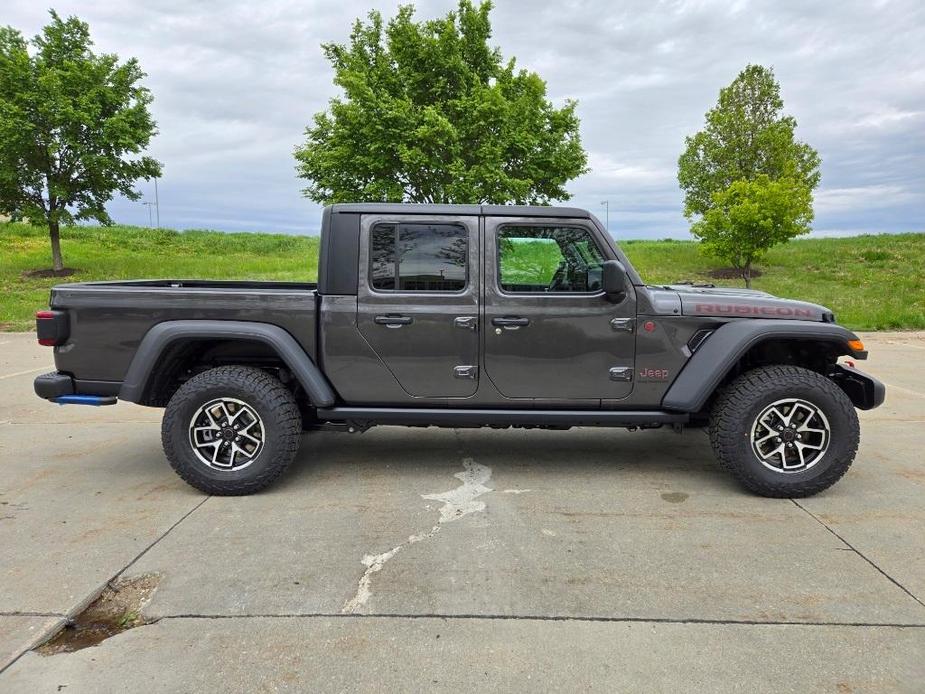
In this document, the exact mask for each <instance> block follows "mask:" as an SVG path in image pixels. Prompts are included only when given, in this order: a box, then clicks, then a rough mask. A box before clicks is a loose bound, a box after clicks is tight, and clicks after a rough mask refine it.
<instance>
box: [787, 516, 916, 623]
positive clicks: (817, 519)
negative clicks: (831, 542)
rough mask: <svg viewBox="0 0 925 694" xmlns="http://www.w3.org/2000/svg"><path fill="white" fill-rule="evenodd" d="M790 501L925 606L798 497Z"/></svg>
mask: <svg viewBox="0 0 925 694" xmlns="http://www.w3.org/2000/svg"><path fill="white" fill-rule="evenodd" d="M790 501H792V502H793V503H794V505H795V506H796V507H797V508H798V509H800V510H801V511H803V512H804V513H806V514H807V515H808V516H809V517H810V518H812V519H813V520H814V521H816V522H817V523H819V525H821V526H822V527H823V528H825V529H826V530H828V531H829V532H830V533H832V534H833V535H834V536H835V537H837V538H838V539H839V540H840V541H841V542H842V543H843V544H844V545H845V547H846V548H847V549H849V550H851V551H852V552H854V553H855V554H857V555H858V556H859V557H860V558H861V559H863V560H864V561H866V562H867V563H868V564H870V565H871V566H872V567H874V568H875V569H876V570H877V571H878V572H879V573H880V574H881V575H882V576H883V577H884V578H886V579H887V580H888V581H889V582H890V583H892V584H893V585H894V586H896V587H897V588H899V589H900V590H901V591H902V592H904V593H905V594H906V595H908V596H909V597H910V598H912V599H913V600H915V601H916V602H917V603H918V604H919V605H921V606H922V607H925V602H922V601H921V600H919V599H918V598H917V597H916V596H915V595H914V594H913V593H912V591H910V590H909V589H908V588H906V586H904V585H903V584H902V583H900V582H899V581H897V580H896V579H895V578H893V577H892V576H890V574H888V573H887V572H886V571H884V570H883V569H881V568H880V567H879V566H877V564H876V563H875V562H874V561H873V560H872V559H870V558H868V557H867V555H865V554H864V553H863V552H861V551H860V550H859V549H858V548H857V547H855V546H854V545H852V544H851V543H850V542H848V540H846V539H845V538H843V537H842V536H841V535H839V534H838V533H837V532H835V531H834V530H833V529H832V528H830V527H829V525H828V524H827V523H826V522H825V521H823V520H822V519H821V518H819V516H817V515H816V514H815V513H813V512H812V511H810V510H809V509H808V508H806V507H805V506H803V505H802V504H800V502H798V501H797V500H796V499H791V500H790Z"/></svg>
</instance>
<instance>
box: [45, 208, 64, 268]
mask: <svg viewBox="0 0 925 694" xmlns="http://www.w3.org/2000/svg"><path fill="white" fill-rule="evenodd" d="M48 231H49V234H50V235H51V261H52V267H53V268H54V270H55V272H60V271H61V270H63V269H64V260H63V259H62V258H61V231H60V229H59V228H58V222H57V220H55V221H53V222H48Z"/></svg>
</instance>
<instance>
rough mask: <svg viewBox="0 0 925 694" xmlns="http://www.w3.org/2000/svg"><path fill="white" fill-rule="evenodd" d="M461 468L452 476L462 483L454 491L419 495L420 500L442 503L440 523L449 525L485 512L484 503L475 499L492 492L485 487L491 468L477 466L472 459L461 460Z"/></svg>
mask: <svg viewBox="0 0 925 694" xmlns="http://www.w3.org/2000/svg"><path fill="white" fill-rule="evenodd" d="M463 468H465V469H464V470H463V471H462V472H457V473H456V474H455V475H453V477H455V478H456V479H458V480H459V481H460V482H462V484H461V485H460V486H458V487H456V489H451V490H450V491H448V492H442V493H440V494H421V498H422V499H429V500H430V501H442V502H443V506H442V507H441V508H440V522H441V523H449V522H450V521H454V520H456V519H457V518H462V517H463V516H466V515H468V514H470V513H475V512H476V511H484V510H485V502H484V501H476V500H475V498H476V497H478V496H482V494H485V493H486V492H490V491H492V490H491V489H489V488H488V487H486V486H485V483H486V482H487V481H488V479H489V478H490V477H491V468H490V467H486V466H484V465H479V464H478V463H477V462H475V461H474V460H472V458H464V459H463Z"/></svg>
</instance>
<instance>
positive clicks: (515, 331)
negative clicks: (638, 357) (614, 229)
mask: <svg viewBox="0 0 925 694" xmlns="http://www.w3.org/2000/svg"><path fill="white" fill-rule="evenodd" d="M485 241H486V252H485V261H484V268H483V273H484V274H483V277H484V278H485V298H484V302H485V303H484V314H485V315H484V326H485V328H484V332H485V359H484V361H485V375H486V376H487V377H488V378H490V379H491V381H492V383H494V385H495V387H497V389H498V390H499V391H500V392H501V394H502V395H504V396H506V397H509V398H535V399H543V400H546V399H550V400H559V399H569V400H577V399H582V400H587V399H592V400H599V399H602V398H611V399H618V398H623V397H626V396H627V395H629V393H630V391H631V390H632V389H633V380H632V379H633V362H634V357H635V344H636V340H635V334H634V328H635V318H636V300H635V293H634V292H633V289H632V287H627V290H628V291H627V296H626V298H624V299H623V301H621V302H620V303H613V302H611V301H609V300H608V298H607V297H606V295H605V294H604V292H603V290H602V284H601V283H602V277H601V274H602V273H601V264H602V263H603V261H605V260H610V259H616V253H615V251H614V249H613V247H612V245H611V244H609V243H608V242H607V240H606V239H605V238H604V237H603V235H602V233H601V231H600V230H599V229H597V228H596V227H595V226H594V225H593V223H592V222H591V221H590V220H587V219H578V220H567V219H562V220H554V221H553V220H548V221H547V220H544V221H537V220H536V219H530V218H522V219H512V218H507V219H505V218H489V219H487V220H486V224H485Z"/></svg>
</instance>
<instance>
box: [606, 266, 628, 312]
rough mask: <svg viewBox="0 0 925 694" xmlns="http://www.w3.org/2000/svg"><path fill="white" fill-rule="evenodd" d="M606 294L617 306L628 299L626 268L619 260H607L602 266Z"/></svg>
mask: <svg viewBox="0 0 925 694" xmlns="http://www.w3.org/2000/svg"><path fill="white" fill-rule="evenodd" d="M601 270H602V276H603V285H604V293H605V294H606V295H607V298H608V299H609V300H610V301H612V302H614V303H615V304H618V303H620V302H621V301H623V299H625V298H626V279H627V278H626V268H625V267H623V263H621V262H620V261H619V260H605V261H604V264H603V265H602V266H601Z"/></svg>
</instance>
